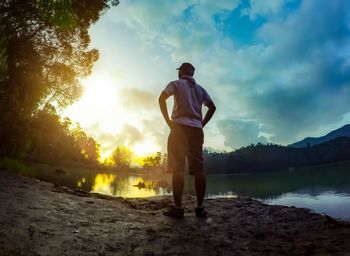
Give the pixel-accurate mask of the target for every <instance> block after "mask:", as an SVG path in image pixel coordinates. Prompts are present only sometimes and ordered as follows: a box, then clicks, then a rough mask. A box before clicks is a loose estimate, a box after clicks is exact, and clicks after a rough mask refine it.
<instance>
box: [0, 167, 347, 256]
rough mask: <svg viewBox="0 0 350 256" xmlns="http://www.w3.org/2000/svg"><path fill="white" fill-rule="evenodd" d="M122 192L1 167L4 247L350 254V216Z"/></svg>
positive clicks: (64, 251) (0, 251)
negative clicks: (174, 214)
mask: <svg viewBox="0 0 350 256" xmlns="http://www.w3.org/2000/svg"><path fill="white" fill-rule="evenodd" d="M184 201H185V202H184V203H185V218H184V219H183V220H173V219H170V218H168V217H166V216H163V215H162V210H163V208H165V207H167V206H168V205H170V204H171V197H168V196H167V197H155V198H148V199H122V198H114V197H108V196H103V195H98V194H89V193H86V192H82V191H77V190H72V189H68V188H66V187H60V186H55V185H53V184H50V183H47V182H42V181H39V180H37V179H33V178H28V177H24V176H21V175H19V174H14V173H11V172H7V171H0V255H123V256H124V255H164V256H165V255H169V256H170V255H174V256H175V255H210V256H215V255H218V256H219V255H220V256H221V255H342V256H344V255H350V223H349V222H344V221H339V220H335V219H333V218H330V217H328V216H323V215H319V214H316V213H312V212H310V211H309V210H308V209H301V208H294V207H285V206H271V205H265V204H263V203H261V202H258V201H255V200H251V199H211V200H206V201H205V205H206V207H207V209H208V211H209V213H210V216H209V218H208V219H206V220H202V219H197V218H196V217H195V216H194V212H193V208H194V206H195V198H193V197H191V196H187V195H186V196H185V197H184Z"/></svg>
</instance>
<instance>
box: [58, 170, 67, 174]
mask: <svg viewBox="0 0 350 256" xmlns="http://www.w3.org/2000/svg"><path fill="white" fill-rule="evenodd" d="M55 173H56V174H67V172H66V171H64V170H62V169H56V170H55Z"/></svg>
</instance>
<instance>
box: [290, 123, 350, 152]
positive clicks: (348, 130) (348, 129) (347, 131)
mask: <svg viewBox="0 0 350 256" xmlns="http://www.w3.org/2000/svg"><path fill="white" fill-rule="evenodd" d="M337 137H350V124H346V125H344V126H342V127H340V128H339V129H336V130H333V131H331V132H329V133H327V134H326V135H324V136H321V137H306V138H305V139H303V140H301V141H298V142H295V143H292V144H289V145H287V146H288V147H294V148H303V147H309V146H314V145H317V144H321V143H324V142H327V141H330V140H332V139H335V138H337Z"/></svg>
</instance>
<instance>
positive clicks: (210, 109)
mask: <svg viewBox="0 0 350 256" xmlns="http://www.w3.org/2000/svg"><path fill="white" fill-rule="evenodd" d="M207 107H208V111H207V113H205V116H204V118H203V121H202V126H203V127H204V126H205V125H206V124H207V123H208V122H209V120H210V119H211V118H212V116H213V115H214V113H215V110H216V106H215V104H214V102H210V103H209V104H208V106H207Z"/></svg>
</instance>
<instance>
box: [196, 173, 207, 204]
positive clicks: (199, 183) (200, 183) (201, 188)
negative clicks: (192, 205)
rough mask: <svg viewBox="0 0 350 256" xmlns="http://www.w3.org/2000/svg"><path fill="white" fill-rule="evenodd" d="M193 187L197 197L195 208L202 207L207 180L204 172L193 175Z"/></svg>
mask: <svg viewBox="0 0 350 256" xmlns="http://www.w3.org/2000/svg"><path fill="white" fill-rule="evenodd" d="M194 177H195V180H194V182H195V187H196V195H197V207H202V206H203V201H204V195H205V188H206V185H207V179H206V176H205V174H204V172H201V173H196V174H195V176H194Z"/></svg>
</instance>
